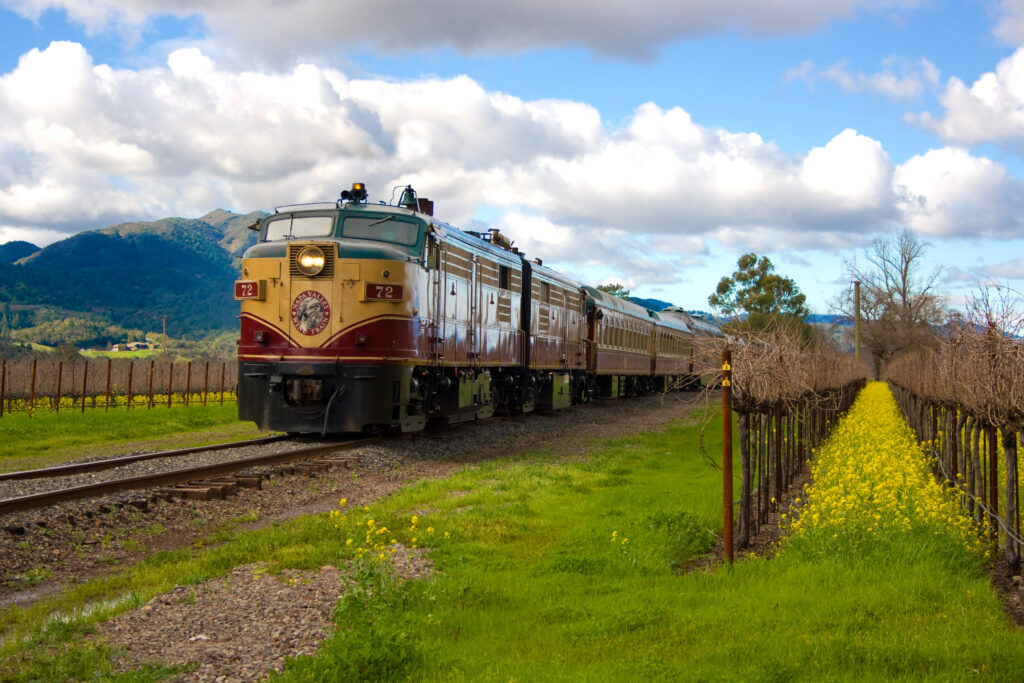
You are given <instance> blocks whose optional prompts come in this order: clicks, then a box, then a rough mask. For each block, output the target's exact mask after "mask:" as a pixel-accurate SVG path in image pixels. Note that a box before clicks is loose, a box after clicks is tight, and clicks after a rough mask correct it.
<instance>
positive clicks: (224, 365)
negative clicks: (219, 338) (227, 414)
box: [220, 362, 228, 405]
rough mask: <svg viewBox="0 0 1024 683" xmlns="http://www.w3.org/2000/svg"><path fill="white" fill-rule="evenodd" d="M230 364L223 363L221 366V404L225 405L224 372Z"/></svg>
mask: <svg viewBox="0 0 1024 683" xmlns="http://www.w3.org/2000/svg"><path fill="white" fill-rule="evenodd" d="M227 367H228V364H227V363H226V362H221V364H220V404H221V405H224V371H225V370H226V369H227Z"/></svg>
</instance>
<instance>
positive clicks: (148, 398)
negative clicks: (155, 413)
mask: <svg viewBox="0 0 1024 683" xmlns="http://www.w3.org/2000/svg"><path fill="white" fill-rule="evenodd" d="M155 366H156V361H155V360H151V361H149V391H148V393H147V394H146V409H147V410H152V408H153V370H154V369H155Z"/></svg>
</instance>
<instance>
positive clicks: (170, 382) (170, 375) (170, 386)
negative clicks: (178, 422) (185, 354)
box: [167, 360, 174, 408]
mask: <svg viewBox="0 0 1024 683" xmlns="http://www.w3.org/2000/svg"><path fill="white" fill-rule="evenodd" d="M173 398H174V361H173V360H172V361H171V365H170V367H169V368H167V407H168V408H170V407H171V401H172V399H173Z"/></svg>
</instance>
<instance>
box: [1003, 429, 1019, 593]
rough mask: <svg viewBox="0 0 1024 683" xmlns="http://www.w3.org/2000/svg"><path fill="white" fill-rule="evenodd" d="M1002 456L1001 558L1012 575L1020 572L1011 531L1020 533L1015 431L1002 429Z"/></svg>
mask: <svg viewBox="0 0 1024 683" xmlns="http://www.w3.org/2000/svg"><path fill="white" fill-rule="evenodd" d="M1003 456H1004V457H1005V459H1006V527H1007V529H1008V530H1009V531H1008V532H1007V534H1006V547H1005V548H1004V554H1003V558H1004V559H1005V560H1006V565H1007V567H1008V568H1009V570H1010V575H1011V576H1013V575H1014V574H1017V573H1019V572H1020V548H1019V546H1018V545H1017V542H1016V541H1015V540H1014V538H1013V532H1014V531H1015V532H1017V533H1018V534H1019V533H1020V523H1019V521H1018V520H1019V515H1020V510H1019V508H1020V501H1019V500H1018V499H1017V493H1018V491H1017V486H1016V483H1017V432H1016V431H1012V430H1010V429H1004V430H1003Z"/></svg>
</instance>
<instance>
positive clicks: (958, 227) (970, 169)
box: [894, 147, 1024, 238]
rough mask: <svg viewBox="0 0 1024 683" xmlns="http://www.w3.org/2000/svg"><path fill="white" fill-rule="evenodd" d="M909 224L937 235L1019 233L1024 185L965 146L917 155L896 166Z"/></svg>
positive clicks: (1008, 235)
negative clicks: (969, 151) (973, 154)
mask: <svg viewBox="0 0 1024 683" xmlns="http://www.w3.org/2000/svg"><path fill="white" fill-rule="evenodd" d="M894 183H895V185H896V186H897V188H898V189H899V191H900V193H901V195H902V200H901V206H900V208H901V212H902V214H903V217H904V220H905V222H906V225H907V227H909V228H911V229H913V230H915V231H917V232H919V233H921V234H924V235H929V236H932V237H954V236H956V237H996V238H1011V237H1019V236H1020V234H1021V229H1022V228H1024V213H1022V209H1024V185H1022V183H1021V182H1020V181H1019V180H1017V179H1015V178H1013V177H1011V176H1010V175H1009V174H1008V173H1007V172H1006V169H1005V168H1003V167H1002V166H1001V165H999V164H997V163H996V162H994V161H992V160H990V159H986V158H984V157H974V156H971V155H970V154H968V153H967V152H966V151H964V150H962V149H955V148H949V147H946V148H942V149H935V150H930V151H928V152H926V153H924V154H920V155H917V156H914V157H912V158H910V159H908V160H907V162H906V163H904V164H902V165H901V166H900V167H898V168H897V169H896V173H895V176H894Z"/></svg>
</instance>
